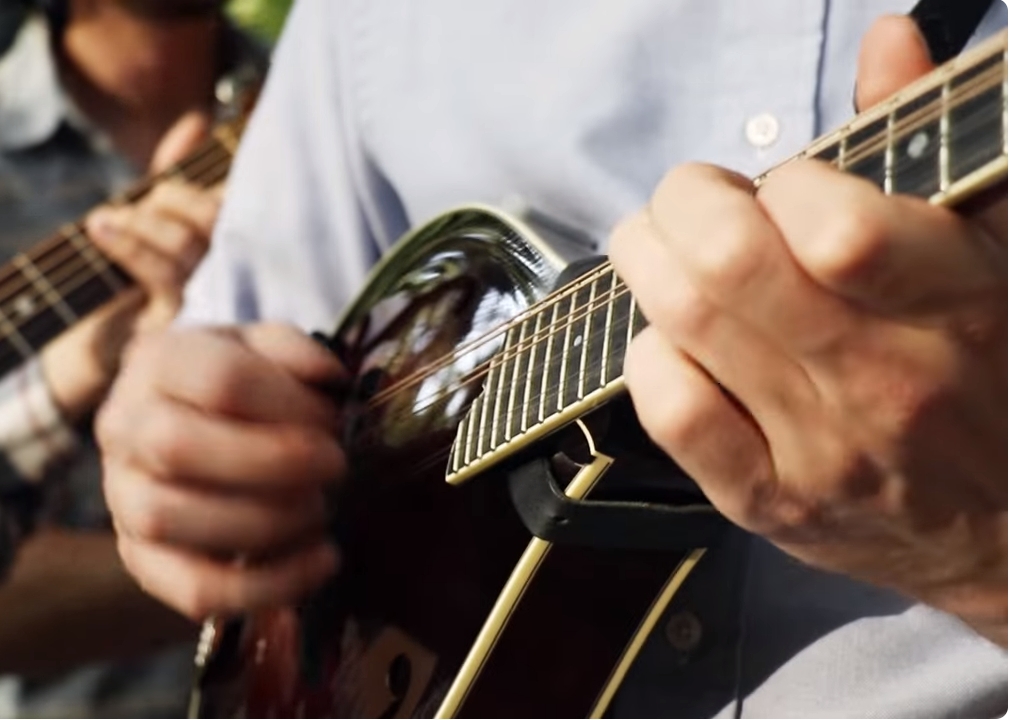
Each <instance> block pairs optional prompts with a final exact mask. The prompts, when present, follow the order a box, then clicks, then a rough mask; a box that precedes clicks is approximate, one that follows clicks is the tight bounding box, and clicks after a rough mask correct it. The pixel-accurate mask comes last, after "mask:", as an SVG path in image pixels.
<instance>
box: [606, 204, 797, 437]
mask: <svg viewBox="0 0 1010 720" xmlns="http://www.w3.org/2000/svg"><path fill="white" fill-rule="evenodd" d="M610 255H611V260H612V261H613V263H614V267H615V268H616V269H617V271H618V274H619V275H620V276H621V277H622V278H623V279H624V280H625V282H626V283H627V284H628V287H629V288H630V289H631V291H632V293H633V294H634V295H635V298H636V300H637V301H638V304H639V306H640V307H641V310H642V313H643V315H645V317H646V318H647V319H648V320H649V322H650V323H652V324H653V325H654V326H655V327H656V328H657V329H658V330H659V331H660V332H661V333H662V334H663V336H664V337H665V338H666V339H667V342H669V343H671V344H672V345H674V346H676V347H677V348H679V349H680V350H681V351H682V352H684V353H685V354H686V355H688V356H689V357H690V358H691V359H692V360H693V361H694V362H696V363H697V364H698V365H699V366H701V367H703V368H704V369H705V371H706V372H707V373H708V374H709V375H710V376H711V377H712V378H714V379H715V381H716V382H717V383H718V384H719V385H720V386H722V387H723V388H724V389H725V390H726V391H727V392H729V393H730V394H731V395H733V396H734V397H735V398H736V399H737V400H739V401H740V402H741V403H742V404H743V405H744V406H745V407H746V408H747V409H748V412H750V413H751V414H752V415H753V416H754V418H755V419H756V420H757V422H758V423H759V424H760V426H761V427H762V429H763V431H764V433H765V435H766V436H768V437H772V438H774V437H775V433H776V430H777V429H778V428H780V427H782V428H786V429H788V428H789V427H790V426H791V423H792V422H793V419H794V418H795V417H797V416H800V415H801V414H802V412H803V409H804V408H805V407H806V406H807V405H809V404H810V403H811V402H812V401H813V399H814V398H815V397H816V392H815V389H814V388H813V386H812V385H811V384H810V381H809V379H808V378H807V376H806V374H805V373H804V371H803V370H802V369H801V368H800V367H799V366H798V365H796V364H795V363H794V361H793V360H791V359H790V358H789V357H788V356H786V355H784V354H783V353H782V352H781V351H780V350H778V349H777V348H776V347H775V346H773V345H772V344H771V343H769V342H768V341H767V340H766V339H765V338H763V337H762V336H761V335H759V334H757V333H756V332H755V331H754V330H753V329H752V328H750V327H748V326H747V325H745V324H743V323H741V322H739V321H738V320H737V319H736V318H735V317H733V316H732V315H730V314H728V313H726V312H725V311H723V310H722V309H721V308H719V307H717V306H716V305H714V304H713V303H712V302H710V301H709V300H708V298H707V296H705V295H704V294H703V293H701V292H699V291H698V290H697V289H696V288H695V287H694V286H693V285H692V283H691V280H690V278H688V277H687V276H686V274H685V272H684V269H683V265H682V263H680V262H678V259H677V258H675V257H674V256H673V254H672V253H671V252H670V250H669V248H667V246H666V245H665V244H664V243H662V242H661V241H659V240H658V239H657V238H656V235H655V233H654V232H653V231H652V230H651V225H650V224H649V223H648V220H647V218H646V217H645V216H644V215H639V216H636V218H635V219H632V220H631V221H628V222H625V223H622V224H621V225H620V226H618V228H617V230H616V231H615V233H614V235H613V237H612V238H611V242H610Z"/></svg>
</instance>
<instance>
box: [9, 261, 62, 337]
mask: <svg viewBox="0 0 1010 720" xmlns="http://www.w3.org/2000/svg"><path fill="white" fill-rule="evenodd" d="M11 262H13V263H14V265H15V267H17V268H18V269H19V270H21V272H22V274H23V275H24V276H25V277H27V278H28V279H29V281H30V282H31V283H32V285H34V286H35V287H36V288H37V289H38V291H39V293H40V295H41V296H42V299H43V300H45V301H46V305H47V306H48V307H50V308H52V309H53V311H54V312H55V313H56V314H57V315H59V316H60V319H61V320H63V322H64V323H65V324H66V325H68V326H69V325H73V324H74V323H75V322H77V319H78V318H77V314H76V313H75V312H74V311H73V310H71V309H70V307H69V306H68V305H67V303H66V302H65V301H64V300H63V296H62V295H60V294H59V293H58V292H57V291H56V288H54V287H53V286H52V284H51V283H50V282H49V281H48V280H47V279H46V278H45V276H43V275H42V273H41V272H39V269H38V268H37V267H35V264H34V263H32V261H31V260H29V259H28V256H27V255H25V254H24V253H18V254H17V255H15V256H14V257H13V258H12V259H11ZM14 302H15V303H16V302H17V298H15V300H14Z"/></svg>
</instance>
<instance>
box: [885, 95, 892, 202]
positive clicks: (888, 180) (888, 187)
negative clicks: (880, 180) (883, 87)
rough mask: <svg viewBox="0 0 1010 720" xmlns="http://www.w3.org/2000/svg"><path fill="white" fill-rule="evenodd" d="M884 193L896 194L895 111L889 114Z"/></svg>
mask: <svg viewBox="0 0 1010 720" xmlns="http://www.w3.org/2000/svg"><path fill="white" fill-rule="evenodd" d="M884 194H886V195H893V194H894V112H892V113H891V114H890V115H888V116H887V149H886V150H885V151H884Z"/></svg>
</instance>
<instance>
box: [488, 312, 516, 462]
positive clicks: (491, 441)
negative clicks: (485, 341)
mask: <svg viewBox="0 0 1010 720" xmlns="http://www.w3.org/2000/svg"><path fill="white" fill-rule="evenodd" d="M514 329H515V328H509V329H508V332H506V333H505V342H504V343H502V350H503V352H502V353H501V354H502V355H505V357H504V358H503V359H502V363H501V372H500V373H499V380H498V388H497V390H496V391H495V398H494V412H493V415H494V417H493V418H492V419H491V436H490V438H488V450H494V448H495V447H496V446H495V438H496V437H498V423H499V421H500V419H501V396H502V391H503V389H504V387H505V383H504V382H503V380H504V378H503V377H501V376H503V375H506V374H507V373H508V363H509V360H512V362H513V364H516V363H515V357H514V356H512V357H510V356H508V355H507V353H508V348H509V340H510V338H511V335H512V331H513V330H514ZM512 373H513V375H514V374H515V369H514V368H513V370H512Z"/></svg>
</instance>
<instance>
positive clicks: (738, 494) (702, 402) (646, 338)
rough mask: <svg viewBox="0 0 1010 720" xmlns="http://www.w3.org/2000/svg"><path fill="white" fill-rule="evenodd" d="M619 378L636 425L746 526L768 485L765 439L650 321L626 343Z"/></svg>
mask: <svg viewBox="0 0 1010 720" xmlns="http://www.w3.org/2000/svg"><path fill="white" fill-rule="evenodd" d="M625 378H626V381H627V384H628V390H629V392H630V394H631V398H632V401H633V402H634V404H635V411H636V414H637V415H638V418H639V420H640V421H641V423H642V427H644V428H645V430H646V432H647V433H648V434H649V437H651V438H652V440H653V442H655V443H656V444H657V445H659V447H661V448H662V449H663V450H664V451H666V453H667V454H668V455H670V457H672V458H673V459H674V460H676V461H677V463H678V464H679V465H680V466H681V467H682V468H683V469H684V471H685V472H687V474H688V475H690V476H691V477H692V478H694V480H695V481H696V482H697V483H698V485H699V486H700V487H701V489H702V490H703V491H704V492H705V495H706V496H707V497H708V498H709V500H710V501H711V502H712V504H713V505H715V506H716V507H717V508H718V509H719V510H720V511H721V512H723V514H725V515H726V516H727V517H729V518H730V519H731V520H734V521H735V522H737V523H740V524H742V525H744V527H748V525H749V524H753V522H754V520H753V518H755V517H757V516H758V515H759V512H758V510H759V509H758V508H756V507H754V505H755V504H756V503H760V502H762V501H763V500H765V499H767V496H768V494H769V487H770V486H771V485H773V484H774V471H773V467H772V460H771V456H770V453H769V449H768V445H767V442H766V440H765V438H764V437H763V436H762V434H761V432H760V431H759V429H758V428H757V426H756V425H755V424H754V422H753V420H752V419H751V418H749V417H748V416H747V415H746V414H745V412H744V411H742V410H741V409H740V407H739V406H737V405H736V404H734V403H733V402H732V401H731V400H730V399H729V398H728V397H727V396H726V395H725V394H724V393H723V391H722V390H721V389H720V388H719V386H718V385H717V384H716V383H715V382H714V381H713V380H712V378H711V377H710V376H708V375H707V374H706V373H705V372H704V371H703V370H702V369H700V368H699V367H698V366H697V365H696V364H695V363H694V362H692V361H691V360H690V359H689V358H688V357H687V356H685V355H684V354H683V353H681V352H680V351H678V350H677V349H676V348H675V347H673V346H672V345H670V344H669V343H668V342H666V340H664V339H663V337H662V335H661V334H660V332H659V331H658V330H657V329H656V328H655V327H648V328H646V329H645V330H643V331H642V332H641V333H640V334H639V335H638V336H637V337H636V338H635V340H634V341H633V342H632V344H631V347H630V349H629V351H628V357H627V360H626V362H625Z"/></svg>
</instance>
